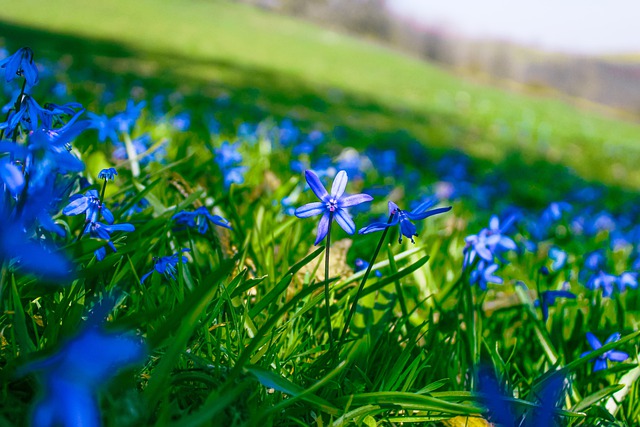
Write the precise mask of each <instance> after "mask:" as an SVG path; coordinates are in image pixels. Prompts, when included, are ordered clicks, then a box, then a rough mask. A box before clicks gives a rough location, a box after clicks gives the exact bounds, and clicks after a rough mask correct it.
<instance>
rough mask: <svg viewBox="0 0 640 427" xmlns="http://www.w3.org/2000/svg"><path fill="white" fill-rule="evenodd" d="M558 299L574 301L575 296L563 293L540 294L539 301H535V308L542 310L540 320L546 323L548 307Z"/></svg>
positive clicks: (567, 292) (548, 292)
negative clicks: (538, 307)
mask: <svg viewBox="0 0 640 427" xmlns="http://www.w3.org/2000/svg"><path fill="white" fill-rule="evenodd" d="M558 298H569V299H575V298H576V296H575V294H573V293H571V292H569V291H565V290H559V291H544V292H542V293H541V294H540V299H539V300H536V306H540V310H542V318H543V319H544V320H545V321H546V320H547V319H548V318H549V306H552V305H555V303H556V299H558Z"/></svg>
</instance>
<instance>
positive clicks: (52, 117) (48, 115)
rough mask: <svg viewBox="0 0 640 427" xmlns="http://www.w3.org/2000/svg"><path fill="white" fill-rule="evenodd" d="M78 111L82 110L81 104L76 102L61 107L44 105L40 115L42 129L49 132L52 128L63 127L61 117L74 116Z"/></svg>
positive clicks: (51, 104)
mask: <svg viewBox="0 0 640 427" xmlns="http://www.w3.org/2000/svg"><path fill="white" fill-rule="evenodd" d="M80 110H82V104H80V103H78V102H69V103H67V104H63V105H58V104H53V103H50V102H49V103H46V104H44V108H43V110H42V115H41V119H42V127H43V128H44V129H47V130H50V129H53V128H54V126H57V125H64V122H63V120H62V116H74V115H75V114H77V113H78V111H80Z"/></svg>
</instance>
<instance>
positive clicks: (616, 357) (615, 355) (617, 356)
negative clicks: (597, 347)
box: [606, 350, 629, 362]
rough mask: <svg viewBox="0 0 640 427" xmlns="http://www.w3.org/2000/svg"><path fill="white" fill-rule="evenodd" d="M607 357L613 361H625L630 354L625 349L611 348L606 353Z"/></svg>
mask: <svg viewBox="0 0 640 427" xmlns="http://www.w3.org/2000/svg"><path fill="white" fill-rule="evenodd" d="M606 355H607V359H609V360H611V361H613V362H624V361H625V360H627V359H628V358H629V355H628V354H627V353H625V352H623V351H617V350H611V351H608V352H607V353H606Z"/></svg>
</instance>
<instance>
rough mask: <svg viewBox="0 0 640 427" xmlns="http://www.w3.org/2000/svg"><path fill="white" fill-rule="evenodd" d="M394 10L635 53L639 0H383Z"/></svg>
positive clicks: (451, 24)
mask: <svg viewBox="0 0 640 427" xmlns="http://www.w3.org/2000/svg"><path fill="white" fill-rule="evenodd" d="M387 4H388V6H389V7H390V8H391V9H392V10H393V11H394V12H396V13H398V14H400V15H406V16H410V17H412V18H413V19H415V20H418V21H420V22H423V23H425V24H428V25H435V26H438V27H440V28H445V29H448V30H452V31H454V32H455V33H458V34H462V35H466V36H471V37H490V38H500V39H504V40H509V41H513V42H516V43H520V44H526V45H528V46H532V47H538V48H543V49H548V50H556V51H564V52H576V53H588V54H604V53H640V0H609V1H603V0H582V1H580V0H529V1H521V0H511V1H509V0H387Z"/></svg>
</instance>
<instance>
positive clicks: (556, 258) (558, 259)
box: [549, 246, 567, 271]
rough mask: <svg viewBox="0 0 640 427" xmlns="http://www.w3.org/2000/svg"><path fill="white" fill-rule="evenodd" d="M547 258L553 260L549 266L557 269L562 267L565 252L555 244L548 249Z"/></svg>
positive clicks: (565, 258) (564, 262) (564, 260)
mask: <svg viewBox="0 0 640 427" xmlns="http://www.w3.org/2000/svg"><path fill="white" fill-rule="evenodd" d="M549 258H551V259H552V260H553V264H551V268H552V269H553V270H554V271H558V270H560V269H562V267H564V265H565V264H566V262H567V253H566V252H565V251H563V250H562V249H559V248H557V247H555V246H553V247H551V249H549Z"/></svg>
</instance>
